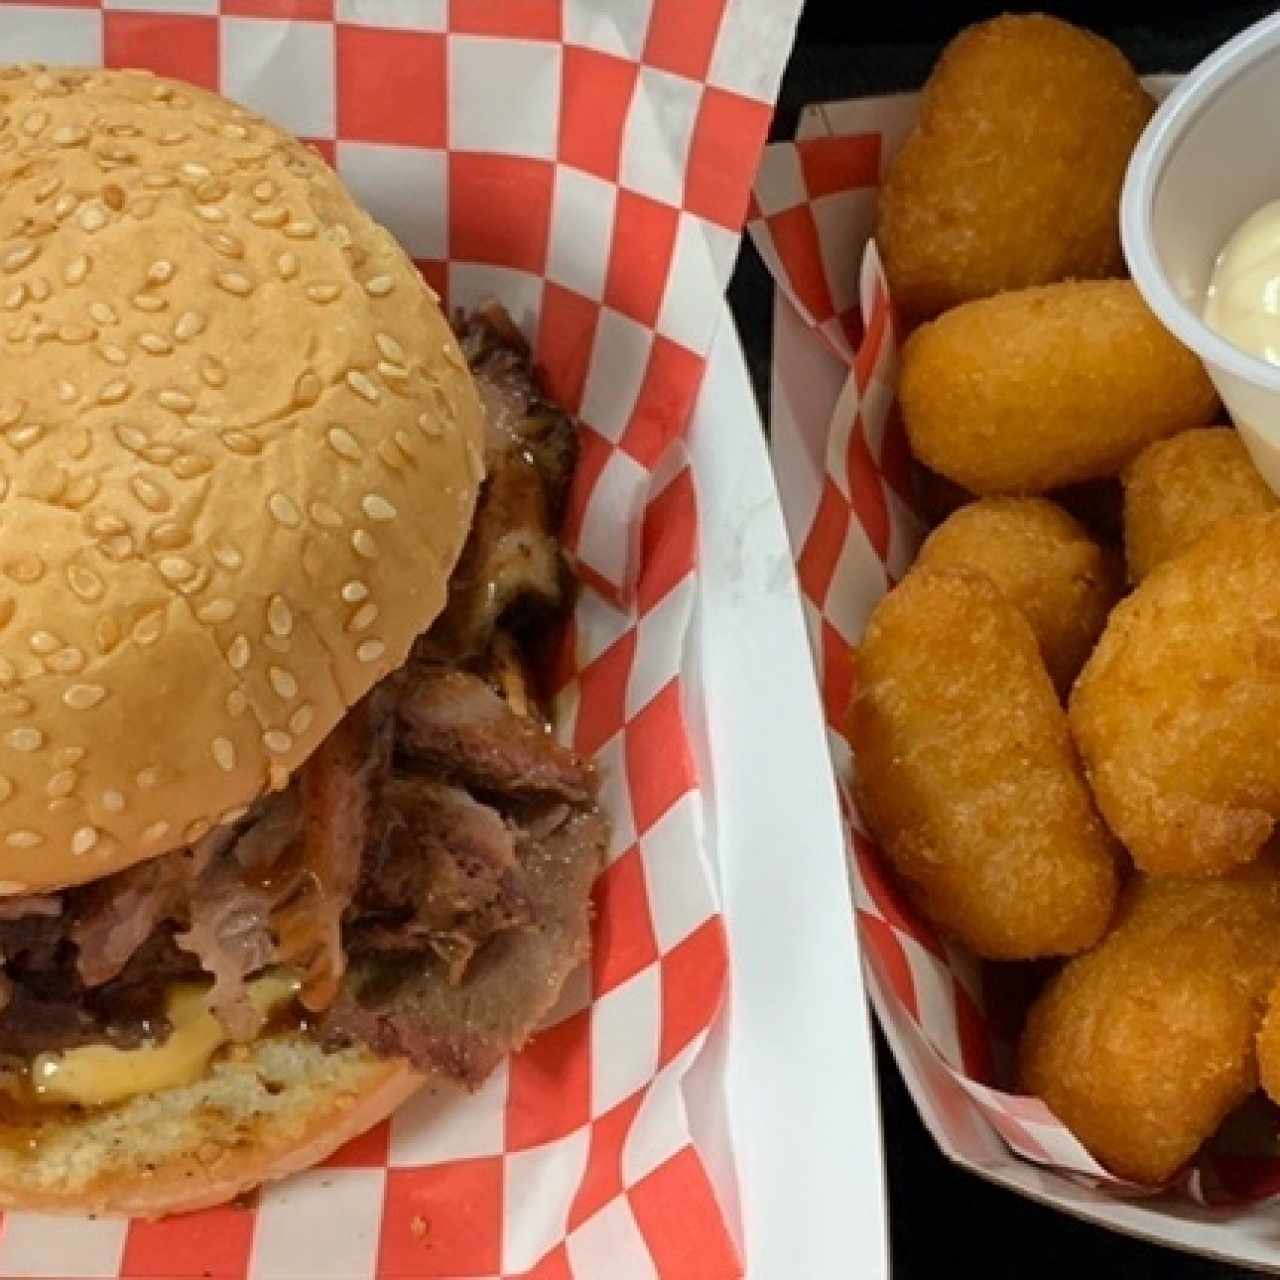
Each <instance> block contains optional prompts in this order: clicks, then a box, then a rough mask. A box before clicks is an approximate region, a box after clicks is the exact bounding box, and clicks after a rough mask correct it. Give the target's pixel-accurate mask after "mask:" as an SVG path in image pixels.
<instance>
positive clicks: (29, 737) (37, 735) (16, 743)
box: [8, 725, 44, 751]
mask: <svg viewBox="0 0 1280 1280" xmlns="http://www.w3.org/2000/svg"><path fill="white" fill-rule="evenodd" d="M8 741H9V745H10V746H11V747H12V748H13V749H14V750H15V751H39V750H40V748H41V747H42V746H43V745H44V734H43V733H41V732H40V730H39V729H36V728H33V727H32V726H31V725H19V726H18V728H16V729H10V730H9V737H8Z"/></svg>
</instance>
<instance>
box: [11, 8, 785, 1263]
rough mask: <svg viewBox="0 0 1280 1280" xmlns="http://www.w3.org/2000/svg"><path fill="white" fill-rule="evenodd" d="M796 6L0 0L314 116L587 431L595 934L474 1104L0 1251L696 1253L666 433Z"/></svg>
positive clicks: (582, 546) (690, 1001)
mask: <svg viewBox="0 0 1280 1280" xmlns="http://www.w3.org/2000/svg"><path fill="white" fill-rule="evenodd" d="M798 9H799V0H775V2H774V3H771V4H767V5H761V4H752V3H750V0H563V2H561V0H38V2H37V3H27V4H13V3H7V2H6V0H0V59H3V60H4V61H6V62H10V61H22V60H28V59H33V60H42V61H49V62H63V63H81V64H91V65H96V64H100V63H105V64H107V65H111V66H142V67H149V68H151V69H153V70H155V71H157V72H162V73H165V74H169V75H174V76H178V77H181V78H183V79H186V80H189V81H192V82H194V83H197V84H200V85H204V86H207V87H209V88H213V89H218V90H220V91H221V92H223V93H225V94H227V95H228V96H230V97H232V98H235V99H238V100H239V101H240V102H242V103H244V104H245V105H247V106H249V107H251V108H254V109H257V110H259V111H261V112H262V113H263V114H265V115H267V116H270V117H272V118H274V119H275V120H277V121H279V122H280V123H282V124H283V125H285V126H286V127H288V128H289V129H291V130H292V131H293V132H295V133H297V134H299V135H300V136H302V137H304V138H306V139H307V140H309V141H311V142H313V143H314V144H315V146H316V147H317V148H318V149H319V150H320V151H321V153H322V154H323V155H324V156H325V157H326V158H327V159H328V160H329V161H330V162H331V163H333V164H334V165H335V166H336V167H337V169H338V171H339V173H340V174H341V175H342V176H343V177H344V178H345V179H346V181H347V182H348V184H349V185H350V186H351V187H352V188H353V189H354V191H355V192H356V194H357V196H358V198H359V199H361V201H362V202H363V203H364V204H365V205H366V206H367V207H368V208H369V209H370V210H371V211H372V212H373V213H374V215H375V216H376V217H378V218H379V220H380V221H382V222H383V223H384V224H385V225H386V226H388V227H389V228H390V229H391V230H392V231H393V232H394V233H395V234H396V235H397V236H398V237H399V239H400V240H401V242H402V243H403V244H404V245H405V246H406V248H407V249H408V251H409V253H410V254H411V255H412V256H413V257H414V259H415V260H416V261H417V262H418V264H419V266H420V267H421V269H422V270H423V272H424V274H425V275H426V276H427V278H428V279H429V280H430V281H431V282H432V283H433V284H434V285H435V287H436V288H437V289H438V290H439V291H440V292H441V294H443V295H444V297H445V300H446V303H447V304H448V305H449V306H451V307H466V306H470V305H473V304H475V303H477V302H479V301H481V300H483V299H484V298H486V297H490V296H493V297H497V298H498V299H499V300H500V301H502V302H503V303H505V305H506V306H507V308H508V309H509V310H510V311H511V313H512V314H513V316H514V317H515V319H516V320H517V322H518V323H519V324H520V325H521V326H522V328H523V329H524V330H525V332H526V333H527V334H528V336H529V337H530V339H531V341H532V344H533V349H534V353H535V357H536V360H537V362H538V363H539V365H540V366H541V367H542V369H543V370H544V372H545V374H546V377H547V380H548V383H549V386H550V389H551V391H552V393H553V394H554V395H555V396H556V398H557V399H558V400H559V401H560V402H561V403H562V404H563V405H565V406H566V407H568V408H569V409H570V410H572V411H573V412H575V413H576V414H578V415H579V416H580V418H581V419H582V421H583V423H584V447H583V455H582V463H581V467H580V470H579V475H578V480H577V483H576V486H575V490H574V493H573V496H572V499H571V502H570V514H569V521H568V535H567V536H568V539H569V541H570V543H571V545H572V548H573V550H574V552H575V553H576V556H577V559H578V562H579V564H580V566H581V570H582V574H583V577H584V578H586V580H587V581H588V583H589V584H590V586H591V587H592V588H594V590H587V591H585V592H584V593H583V595H582V599H581V602H580V604H579V607H578V608H577V610H576V613H575V615H574V617H573V619H572V621H571V623H570V625H569V627H568V628H567V632H566V636H565V639H564V643H563V644H562V646H561V648H560V652H559V659H558V670H557V672H556V675H557V687H558V688H559V694H558V697H557V701H556V712H557V727H558V730H559V732H560V733H561V734H562V736H563V737H564V738H565V739H566V740H567V741H571V742H572V743H573V744H574V746H575V747H576V748H577V749H578V750H580V751H582V752H584V753H586V754H588V755H591V756H593V757H594V758H595V760H596V761H597V762H598V764H599V766H600V771H601V775H602V777H603V779H604V792H603V796H602V802H603V804H604V806H605V808H606V809H607V810H608V812H609V814H610V816H611V818H612V821H613V828H614V835H613V841H612V845H611V847H610V850H609V856H608V864H607V867H606V869H605V871H604V872H603V874H602V875H601V878H600V880H599V882H598V884H597V886H596V890H595V904H596V913H597V914H596V923H595V950H594V958H593V960H592V962H591V965H590V967H589V969H587V970H585V971H583V972H581V973H579V974H578V975H577V977H576V978H575V979H574V980H572V981H571V983H570V988H569V989H568V990H567V991H566V993H565V996H564V998H563V999H562V1000H561V1002H560V1006H559V1008H558V1009H557V1011H556V1012H555V1013H554V1014H553V1016H552V1017H551V1018H550V1019H549V1020H548V1025H547V1026H546V1028H545V1029H544V1030H543V1031H542V1032H541V1033H540V1034H539V1035H538V1036H537V1037H536V1038H535V1039H534V1041H533V1042H532V1044H531V1045H530V1046H529V1047H528V1048H527V1049H526V1050H525V1051H523V1052H522V1053H520V1054H518V1055H516V1056H515V1057H514V1058H512V1059H511V1060H510V1062H509V1063H508V1064H506V1065H504V1066H503V1067H502V1068H501V1069H500V1070H499V1071H498V1073H497V1074H496V1075H495V1076H494V1077H493V1078H492V1079H491V1080H490V1081H489V1082H488V1083H487V1084H486V1085H485V1087H484V1088H483V1089H482V1090H481V1091H480V1092H479V1093H477V1094H476V1095H474V1096H472V1097H470V1098H468V1099H465V1100H462V1101H458V1100H456V1099H449V1100H441V1099H434V1098H430V1097H420V1098H418V1099H416V1100H415V1101H413V1102H411V1103H410V1104H409V1105H407V1106H406V1107H404V1108H403V1109H402V1110H401V1111H400V1112H398V1113H397V1114H396V1115H395V1116H394V1117H393V1118H392V1119H391V1120H390V1121H389V1122H388V1123H384V1124H383V1125H381V1126H379V1127H378V1128H377V1129H375V1130H373V1131H372V1132H371V1133H369V1134H367V1135H365V1136H364V1137H362V1138H359V1139H357V1140H356V1141H354V1142H353V1143H351V1144H350V1145H348V1146H347V1147H346V1148H345V1149H344V1150H343V1151H341V1152H339V1153H338V1154H337V1155H335V1156H334V1157H333V1158H332V1159H330V1160H328V1161H327V1162H326V1163H325V1164H324V1166H323V1167H320V1168H317V1169H314V1170H312V1171H310V1172H307V1173H303V1174H301V1175H298V1176H296V1177H293V1178H291V1179H288V1180H287V1181H285V1182H284V1183H282V1184H279V1185H276V1186H272V1187H270V1188H268V1189H266V1190H265V1191H264V1192H263V1193H262V1195H261V1196H260V1198H259V1199H258V1200H257V1201H256V1203H255V1204H254V1205H253V1206H252V1207H249V1208H247V1209H246V1208H243V1207H224V1208H218V1209H213V1210H210V1211H207V1212H204V1213H199V1214H194V1215H189V1216H186V1217H183V1218H178V1219H173V1220H169V1221H164V1222H159V1223H144V1222H124V1221H110V1220H99V1221H91V1220H77V1219H49V1218H45V1217H42V1216H41V1215H36V1214H19V1213H13V1214H9V1215H7V1216H6V1217H5V1219H4V1221H3V1226H2V1228H0V1276H24V1277H26V1276H59V1277H77V1278H79V1277H128V1278H129V1280H142V1277H164V1278H165V1280H179V1278H180V1277H196V1276H200V1277H212V1278H214V1280H232V1278H235V1280H242V1278H243V1280H284V1278H285V1277H296V1278H298V1280H303V1278H305V1280H317V1278H319V1277H340V1278H341V1280H369V1278H375V1277H376V1280H392V1278H394V1277H423V1278H425V1277H445V1276H448V1277H499V1276H500V1277H503V1280H507V1278H514V1277H530V1278H531V1280H532V1278H534V1277H536V1278H537V1280H602V1278H605V1277H608V1280H615V1278H616V1280H631V1278H632V1277H635V1278H636V1280H642V1278H643V1280H648V1278H650V1277H660V1278H662V1280H667V1278H671V1280H680V1278H682V1277H694V1276H696V1277H699V1278H700V1280H721V1278H725V1280H727V1278H728V1277H734V1276H738V1275H740V1274H741V1273H742V1264H741V1260H740V1259H739V1257H738V1256H737V1252H736V1249H735V1247H734V1244H733V1240H732V1236H731V1234H730V1231H729V1230H728V1226H727V1223H726V1221H725V1219H724V1217H723V1213H722V1210H721V1207H720V1206H719V1204H718V1202H717V1200H716V1196H715V1192H714V1189H713V1187H712V1184H711V1182H710V1180H709V1178H708V1176H707V1173H706V1170H705V1168H704V1164H703V1160H702V1157H701V1156H700V1154H699V1152H698V1150H697V1148H696V1147H695V1145H694V1144H693V1142H692V1140H691V1137H690V1130H689V1125H688V1123H687V1117H686V1113H685V1102H684V1096H683V1092H682V1087H681V1085H682V1079H683V1077H684V1075H685V1073H686V1071H687V1070H688V1069H689V1067H690V1066H691V1064H692V1063H693V1061H694V1059H695V1058H696V1057H697V1055H698V1054H699V1052H700V1051H701V1048H702V1046H703V1042H704V1040H705V1038H706V1036H707V1032H708V1029H709V1027H710V1025H711V1023H712V1020H713V1018H714V1017H715V1015H716V1013H717V1010H718V1008H719V1006H720V1003H721V999H722V994H723V991H724V986H725V981H726V973H727V955H726V948H725V941H724V931H723V927H722V921H721V918H720V915H719V906H718V902H717V898H716V893H715V889H714V880H713V877H712V875H711V873H710V868H709V866H708V862H707V857H708V854H707V850H706V845H705V841H704V818H703V809H702V805H703V803H704V796H703V794H702V793H701V791H700V790H699V784H698V778H697V775H696V771H695V768H694V763H693V754H692V752H691V749H690V744H689V740H688V737H687V734H686V731H685V721H684V715H683V710H682V696H683V691H684V680H683V676H682V664H683V662H684V660H685V639H686V631H687V627H688V621H689V617H690V613H691V609H692V606H693V601H694V598H695V594H696V591H697V584H698V575H699V566H698V564H697V563H696V554H695V553H696V533H697V497H696V493H695V489H694V484H693V477H692V472H691V471H690V469H689V466H688V464H687V461H686V459H685V456H684V453H683V449H682V447H681V443H680V441H681V435H682V432H683V430H684V427H685V424H686V421H687V419H688V417H689V414H690V411H691V409H692V406H693V401H694V397H695V393H696V391H697V388H698V384H699V381H700V378H701V376H702V373H703V367H704V363H705V358H706V355H707V352H708V351H709V349H710V346H711V341H712V338H713V336H714V333H715V329H716V325H717V323H718V321H719V318H720V316H721V314H722V307H723V293H724V286H725V284H726V281H727V278H728V274H729V270H730V268H731V265H732V262H733V258H734V256H735V254H736V252H737V247H738V241H739V235H740V230H741V224H742V219H743V215H744V213H745V210H746V205H747V198H748V191H749V186H750V181H751V177H752V175H753V173H754V171H755V167H756V164H757V161H758V158H759V151H760V147H761V145H762V143H763V141H764V138H765V133H766V130H767V126H768V121H769V118H770V115H771V112H772V103H773V99H774V94H775V92H776V89H777V84H778V80H779V77H780V75H781V71H782V65H783V62H784V60H785V57H786V54H787V51H788V49H789V47H790V42H791V35H792V29H793V27H794V23H795V18H796V15H797V12H798Z"/></svg>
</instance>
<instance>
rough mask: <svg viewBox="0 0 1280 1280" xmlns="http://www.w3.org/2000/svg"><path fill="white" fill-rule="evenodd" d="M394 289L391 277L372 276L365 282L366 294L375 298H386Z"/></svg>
mask: <svg viewBox="0 0 1280 1280" xmlns="http://www.w3.org/2000/svg"><path fill="white" fill-rule="evenodd" d="M394 287H395V282H394V281H393V280H392V279H391V277H390V276H371V277H370V278H369V279H368V280H366V281H365V282H364V288H365V292H366V293H368V294H369V295H370V296H371V297H374V298H385V297H386V296H387V294H389V293H390V292H391V290H392V289H393V288H394Z"/></svg>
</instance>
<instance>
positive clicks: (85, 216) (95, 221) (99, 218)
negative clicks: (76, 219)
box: [80, 204, 107, 234]
mask: <svg viewBox="0 0 1280 1280" xmlns="http://www.w3.org/2000/svg"><path fill="white" fill-rule="evenodd" d="M106 225H107V211H106V210H105V209H104V208H103V207H102V206H101V205H100V204H87V205H85V207H84V208H83V209H82V210H81V211H80V226H81V227H82V228H83V229H84V230H85V231H88V232H89V233H90V234H92V233H93V232H95V231H101V230H102V228H103V227H105V226H106Z"/></svg>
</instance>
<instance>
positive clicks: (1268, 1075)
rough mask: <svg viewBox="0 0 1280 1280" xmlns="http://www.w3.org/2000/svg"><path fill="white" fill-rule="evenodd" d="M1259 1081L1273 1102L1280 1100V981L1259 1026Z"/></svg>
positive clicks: (1272, 992)
mask: <svg viewBox="0 0 1280 1280" xmlns="http://www.w3.org/2000/svg"><path fill="white" fill-rule="evenodd" d="M1257 1050H1258V1083H1259V1084H1261V1085H1262V1087H1263V1089H1264V1090H1265V1091H1266V1094H1267V1097H1268V1098H1270V1099H1271V1101H1272V1102H1280V982H1277V983H1276V984H1275V985H1274V986H1273V987H1272V988H1271V994H1270V995H1269V996H1268V997H1267V1010H1266V1013H1264V1014H1263V1016H1262V1025H1261V1026H1260V1027H1259V1028H1258V1040H1257Z"/></svg>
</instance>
